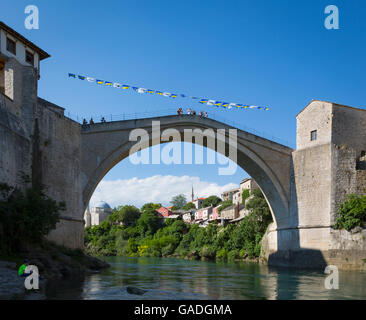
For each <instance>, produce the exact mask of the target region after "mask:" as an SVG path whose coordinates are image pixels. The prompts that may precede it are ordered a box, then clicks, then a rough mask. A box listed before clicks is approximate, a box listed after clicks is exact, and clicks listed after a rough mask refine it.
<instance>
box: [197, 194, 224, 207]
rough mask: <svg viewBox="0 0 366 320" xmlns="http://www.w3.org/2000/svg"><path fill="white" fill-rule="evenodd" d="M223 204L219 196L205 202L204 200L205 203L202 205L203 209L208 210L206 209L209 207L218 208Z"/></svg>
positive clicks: (209, 198)
mask: <svg viewBox="0 0 366 320" xmlns="http://www.w3.org/2000/svg"><path fill="white" fill-rule="evenodd" d="M220 202H222V200H221V199H220V198H219V197H217V196H210V197H208V198H206V199H205V200H203V203H202V207H203V208H206V207H209V206H211V205H212V206H213V207H217V205H218V204H219V203H220Z"/></svg>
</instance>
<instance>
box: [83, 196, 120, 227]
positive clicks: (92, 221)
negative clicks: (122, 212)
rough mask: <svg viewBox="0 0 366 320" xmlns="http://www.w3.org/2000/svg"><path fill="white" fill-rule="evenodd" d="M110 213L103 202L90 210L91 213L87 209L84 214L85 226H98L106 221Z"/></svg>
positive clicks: (109, 209) (110, 210) (106, 204)
mask: <svg viewBox="0 0 366 320" xmlns="http://www.w3.org/2000/svg"><path fill="white" fill-rule="evenodd" d="M112 211H113V210H112V208H111V207H110V206H109V204H108V203H106V202H104V201H101V202H99V203H98V204H97V205H96V206H95V207H94V208H92V209H91V212H89V208H87V209H86V210H85V213H84V220H85V226H86V227H89V226H99V225H100V224H101V223H102V222H103V221H105V220H107V218H108V216H109V215H110V214H111V213H112Z"/></svg>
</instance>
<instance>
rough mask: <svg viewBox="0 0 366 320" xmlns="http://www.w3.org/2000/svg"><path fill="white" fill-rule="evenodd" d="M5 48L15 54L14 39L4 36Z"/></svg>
mask: <svg viewBox="0 0 366 320" xmlns="http://www.w3.org/2000/svg"><path fill="white" fill-rule="evenodd" d="M6 50H8V51H9V52H11V53H12V54H14V55H16V44H15V41H13V40H11V39H9V38H6Z"/></svg>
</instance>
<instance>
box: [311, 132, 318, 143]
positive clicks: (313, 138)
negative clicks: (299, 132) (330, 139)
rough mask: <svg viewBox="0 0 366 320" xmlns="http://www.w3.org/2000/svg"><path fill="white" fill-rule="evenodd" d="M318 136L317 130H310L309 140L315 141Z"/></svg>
mask: <svg viewBox="0 0 366 320" xmlns="http://www.w3.org/2000/svg"><path fill="white" fill-rule="evenodd" d="M317 138H318V132H317V131H316V130H314V131H311V133H310V140H311V141H315V140H316V139H317Z"/></svg>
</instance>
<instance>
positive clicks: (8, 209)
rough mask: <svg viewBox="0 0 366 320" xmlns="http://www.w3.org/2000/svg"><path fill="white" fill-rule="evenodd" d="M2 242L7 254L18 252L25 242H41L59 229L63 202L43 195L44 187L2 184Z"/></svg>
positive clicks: (0, 219) (0, 190) (64, 207)
mask: <svg viewBox="0 0 366 320" xmlns="http://www.w3.org/2000/svg"><path fill="white" fill-rule="evenodd" d="M0 192H1V194H2V198H3V200H0V224H1V225H2V226H3V239H2V241H1V246H2V251H3V252H4V253H11V252H17V251H18V250H19V249H21V248H22V244H24V243H33V244H36V243H41V242H42V240H43V237H44V236H45V235H47V234H48V233H49V232H50V231H51V230H53V229H55V228H56V224H57V222H59V219H60V211H63V210H65V209H66V205H65V203H64V202H56V201H55V200H53V199H51V198H50V197H48V196H46V195H45V194H44V193H43V189H42V188H39V189H37V188H29V189H27V190H26V191H25V192H24V193H23V192H22V191H20V190H19V189H16V188H12V187H9V186H8V185H6V184H1V185H0Z"/></svg>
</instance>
